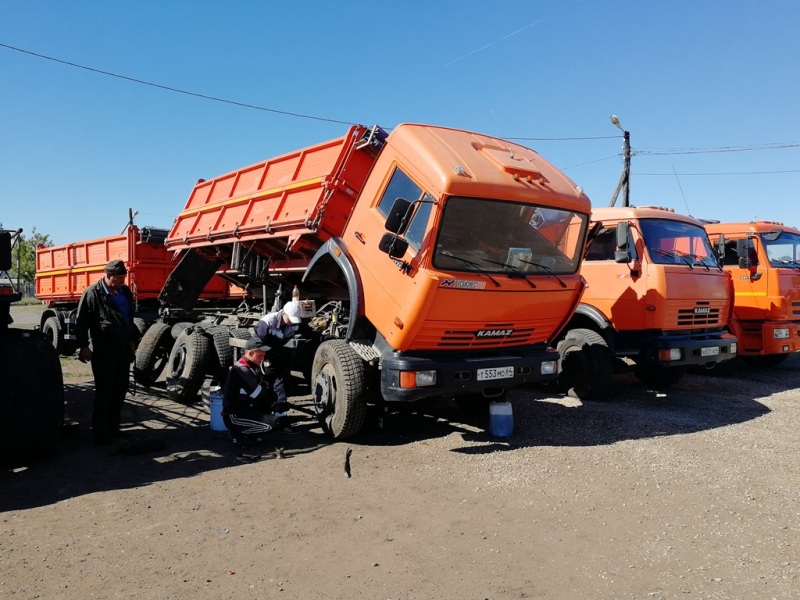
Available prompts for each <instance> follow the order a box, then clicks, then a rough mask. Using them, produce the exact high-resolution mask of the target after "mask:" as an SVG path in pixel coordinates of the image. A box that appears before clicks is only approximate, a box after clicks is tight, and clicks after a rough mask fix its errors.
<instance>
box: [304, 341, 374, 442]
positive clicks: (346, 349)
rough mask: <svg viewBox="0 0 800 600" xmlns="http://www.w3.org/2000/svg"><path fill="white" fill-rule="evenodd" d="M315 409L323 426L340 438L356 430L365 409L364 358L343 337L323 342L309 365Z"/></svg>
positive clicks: (333, 435)
mask: <svg viewBox="0 0 800 600" xmlns="http://www.w3.org/2000/svg"><path fill="white" fill-rule="evenodd" d="M311 377H312V396H313V400H314V410H315V412H316V414H317V418H318V419H319V422H320V424H321V425H322V428H323V429H324V430H325V432H326V433H328V434H329V435H330V436H331V437H333V438H334V439H337V440H340V439H345V438H348V437H351V436H353V435H355V434H356V433H358V432H359V431H360V430H361V428H362V427H363V425H364V419H365V417H366V413H367V385H366V379H367V378H366V369H365V365H364V361H363V360H362V359H361V357H360V356H358V354H356V352H355V351H354V350H353V349H352V348H351V347H350V345H349V344H348V343H347V342H345V341H344V340H328V341H326V342H322V344H320V346H319V348H317V353H316V355H315V357H314V364H313V366H312V368H311Z"/></svg>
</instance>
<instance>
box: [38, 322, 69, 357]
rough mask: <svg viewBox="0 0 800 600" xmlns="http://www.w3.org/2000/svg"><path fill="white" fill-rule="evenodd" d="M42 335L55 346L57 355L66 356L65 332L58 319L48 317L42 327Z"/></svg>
mask: <svg viewBox="0 0 800 600" xmlns="http://www.w3.org/2000/svg"><path fill="white" fill-rule="evenodd" d="M42 333H43V334H44V335H45V337H46V338H47V339H48V340H50V343H51V344H53V348H55V349H56V353H58V354H64V331H63V329H62V327H61V321H59V320H58V317H48V318H47V319H46V320H45V322H44V325H42Z"/></svg>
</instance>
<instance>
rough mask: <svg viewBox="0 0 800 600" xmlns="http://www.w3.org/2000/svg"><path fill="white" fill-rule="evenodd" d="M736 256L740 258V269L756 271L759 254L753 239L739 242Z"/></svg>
mask: <svg viewBox="0 0 800 600" xmlns="http://www.w3.org/2000/svg"><path fill="white" fill-rule="evenodd" d="M736 254H737V255H738V256H739V268H740V269H748V270H750V271H755V269H756V267H758V254H757V253H756V249H755V246H753V240H752V239H749V238H748V239H746V240H739V241H738V242H737V244H736Z"/></svg>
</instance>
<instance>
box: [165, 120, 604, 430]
mask: <svg viewBox="0 0 800 600" xmlns="http://www.w3.org/2000/svg"><path fill="white" fill-rule="evenodd" d="M589 212H590V203H589V199H588V198H587V197H586V195H585V194H584V193H583V192H582V191H581V189H580V188H579V187H577V186H576V185H575V184H574V183H573V182H572V181H570V180H569V179H568V178H567V177H566V176H565V175H563V174H562V173H561V172H559V171H558V170H557V169H555V168H554V167H553V166H552V165H551V164H549V163H548V162H547V161H546V160H544V159H543V158H542V157H541V156H539V155H538V154H537V153H536V152H534V151H532V150H530V149H528V148H525V147H522V146H519V145H517V144H513V143H510V142H508V141H504V140H501V139H497V138H494V137H490V136H486V135H481V134H477V133H471V132H468V131H460V130H457V129H449V128H445V127H434V126H427V125H417V124H403V125H399V126H397V127H396V128H395V129H394V130H393V132H392V133H391V134H390V135H387V134H386V133H385V132H384V131H383V130H381V129H380V128H378V127H374V128H366V127H363V126H353V127H351V128H350V129H349V130H348V131H347V133H346V134H345V135H344V136H342V137H340V138H337V139H334V140H331V141H329V142H326V143H322V144H318V145H315V146H311V147H308V148H305V149H302V150H298V151H296V152H291V153H289V154H285V155H283V156H279V157H277V158H272V159H269V160H266V161H263V162H260V163H258V164H254V165H252V166H248V167H245V168H242V169H239V170H237V171H234V172H232V173H228V174H225V175H221V176H219V177H216V178H214V179H210V180H208V181H204V180H200V181H199V182H198V183H197V185H196V186H195V187H194V189H193V191H192V193H191V195H190V197H189V200H188V201H187V203H186V206H185V208H184V210H183V211H182V212H181V213H180V214H179V215H178V216H177V218H176V220H175V224H174V226H173V228H172V230H171V231H170V233H169V235H168V237H167V239H166V245H167V247H168V248H169V249H170V250H171V251H173V252H175V253H176V254H177V255H178V257H179V258H180V264H179V265H178V266H177V268H176V269H175V271H174V272H173V273H172V275H170V277H169V279H168V280H167V283H166V285H165V286H164V289H163V291H162V295H161V299H162V302H163V305H164V307H163V313H164V314H165V315H169V313H170V312H171V311H172V310H183V311H186V310H190V309H191V308H192V306H193V303H194V301H195V298H196V292H197V290H198V289H201V288H202V286H203V285H205V282H206V281H207V278H209V277H211V276H212V275H213V274H214V273H219V274H221V275H222V276H223V277H226V278H227V279H228V280H229V281H231V282H233V283H236V284H237V285H239V286H242V287H246V288H247V289H248V290H251V291H252V292H253V293H255V294H259V293H260V295H261V297H262V298H263V299H264V305H263V306H262V307H261V308H262V310H266V308H267V299H269V298H273V297H274V296H275V294H276V293H278V294H279V295H280V291H281V290H283V291H284V292H285V293H287V295H288V292H289V291H290V290H293V288H294V286H298V289H299V291H300V294H301V299H302V303H303V305H304V306H306V307H308V306H310V307H312V308H311V310H309V312H308V314H309V315H311V314H313V315H314V318H313V319H312V321H311V323H312V326H313V327H314V328H315V329H317V331H318V332H319V334H320V340H321V342H320V343H318V345H316V344H315V345H314V347H313V348H312V350H311V351H306V352H304V353H301V354H302V355H303V356H304V360H305V363H304V364H302V365H300V366H299V367H298V368H299V370H300V371H301V372H303V373H304V374H305V375H306V376H307V377H308V378H309V380H310V381H309V383H310V387H311V393H312V396H313V400H314V405H315V409H316V413H317V416H318V418H319V421H320V423H321V425H322V427H323V428H324V429H325V430H326V431H327V432H328V433H329V434H330V435H332V436H333V437H334V438H345V437H348V436H351V435H353V434H355V433H357V432H358V431H359V430H360V429H361V427H362V425H363V423H364V418H365V412H366V406H367V403H368V402H407V401H417V400H421V399H424V398H431V397H450V398H457V399H461V400H462V401H463V402H464V403H466V404H470V403H471V402H475V403H481V402H486V401H487V399H488V398H492V397H499V396H502V394H503V393H504V391H505V390H506V389H507V388H510V387H513V386H518V385H520V384H523V383H529V382H542V381H549V380H553V379H554V378H556V376H557V363H558V354H557V353H556V352H555V350H554V349H553V348H552V347H551V345H552V343H553V339H554V336H555V334H556V333H557V332H558V331H559V330H560V329H562V328H563V326H564V325H565V324H566V322H567V321H568V320H569V318H570V316H571V315H572V313H573V311H574V310H575V307H576V306H577V304H578V301H579V299H580V295H581V293H582V292H583V286H584V284H583V279H582V278H581V276H580V274H579V273H578V269H579V267H580V260H581V257H582V255H583V248H584V244H585V240H586V237H587V226H588V221H589ZM283 299H285V300H288V299H289V298H288V297H286V298H283ZM260 316H261V315H260V314H255V315H250V316H248V315H244V314H240V315H237V316H236V317H235V318H232V317H228V318H225V319H221V318H213V319H207V320H206V321H205V322H203V321H202V320H201V321H200V322H199V323H197V324H196V325H195V326H190V327H188V328H187V329H186V330H184V332H183V333H182V334H181V336H180V337H179V338H178V340H176V342H175V345H174V347H173V350H172V352H171V355H170V360H169V363H168V366H167V369H168V371H169V372H168V375H167V377H168V380H169V381H172V382H177V389H178V391H179V392H181V390H186V389H189V390H190V392H194V393H195V394H196V390H197V388H198V386H199V383H198V382H197V378H198V376H199V377H202V373H203V371H204V370H208V369H207V365H204V364H203V363H204V361H207V360H209V358H208V357H209V356H210V357H212V358H211V360H212V361H213V360H214V358H213V357H214V356H215V354H219V355H220V356H222V357H225V355H224V352H223V351H222V350H221V346H220V345H219V344H217V340H216V338H214V339H211V338H212V336H210V335H209V333H208V332H209V330H213V331H214V335H215V336H219V337H222V338H224V337H225V333H224V329H223V330H222V335H221V336H220V335H219V334H220V333H221V331H220V328H228V331H229V335H230V336H232V337H233V336H235V335H238V333H237V332H241V331H242V330H243V331H244V332H245V335H246V334H247V329H245V328H246V327H247V326H248V325H251V324H252V323H253V322H254V321H253V319H258V318H259V317H260ZM154 327H155V326H154ZM161 331H162V334H163V335H165V336H166V325H164V326H163V327H162V328H161ZM301 341H302V340H301ZM223 342H224V339H223ZM215 349H216V352H215V351H214V350H215ZM198 374H199V375H198ZM189 380H193V383H192V385H188V381H189ZM181 386H182V387H181ZM487 404H488V402H487Z"/></svg>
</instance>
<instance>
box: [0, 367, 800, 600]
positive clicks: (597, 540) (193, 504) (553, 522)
mask: <svg viewBox="0 0 800 600" xmlns="http://www.w3.org/2000/svg"><path fill="white" fill-rule="evenodd" d="M62 364H63V366H64V372H65V386H66V391H67V412H68V415H69V417H70V419H72V420H74V421H75V422H77V423H80V426H79V427H77V428H76V429H74V430H73V431H72V435H71V436H70V437H68V438H67V439H66V440H65V441H64V443H63V444H62V448H61V451H60V452H59V454H58V455H57V456H55V457H53V458H52V459H50V460H48V461H45V462H42V463H40V464H37V465H33V466H31V467H30V468H28V469H18V470H14V471H7V472H0V508H2V515H0V519H1V520H2V523H1V524H0V597H3V598H56V597H58V598H76V599H77V598H81V599H84V598H92V597H95V598H133V597H136V598H165V599H166V598H176V597H192V598H209V599H211V598H214V599H216V598H276V597H279V598H342V599H346V598H355V597H363V598H393V599H399V598H403V599H407V598H453V599H456V598H477V599H482V598H491V599H506V598H591V599H668V598H705V599H722V598H724V599H744V598H753V599H765V598H767V599H768V598H779V599H793V598H800V592H798V591H797V590H798V589H800V585H799V583H800V582H798V575H799V574H800V571H798V564H800V548H798V541H797V540H798V532H799V531H800V475H798V470H797V466H796V460H797V457H798V455H799V453H798V451H800V435H799V434H798V427H797V424H798V422H800V392H798V385H799V384H800V357H797V356H794V357H791V358H790V359H789V360H788V361H787V362H785V363H784V364H783V365H781V366H780V367H777V368H774V369H765V370H758V369H747V368H745V367H740V368H737V369H735V370H734V372H733V374H731V375H725V376H723V375H687V376H686V377H685V378H684V380H682V381H681V382H680V383H679V384H677V385H676V386H675V387H674V388H673V389H671V390H669V391H668V392H656V391H652V390H647V389H646V388H645V387H643V386H642V385H640V384H639V383H638V382H637V381H636V379H635V378H633V377H632V376H630V375H622V376H618V377H617V378H616V380H615V383H614V386H613V389H612V397H611V398H610V399H609V400H607V401H604V402H586V403H582V402H579V401H577V400H573V399H570V398H565V397H563V396H560V395H558V394H555V393H554V392H553V391H552V390H551V389H548V388H542V387H530V388H524V389H517V390H514V391H513V392H512V393H511V400H512V404H513V409H514V435H513V436H512V437H511V438H510V439H509V440H496V439H492V438H491V437H490V436H489V435H488V434H487V432H486V431H485V425H486V423H485V419H477V420H467V419H465V418H464V417H463V416H462V414H461V413H460V412H459V411H458V410H457V408H456V407H455V406H454V405H453V404H451V403H446V402H442V403H438V404H427V405H424V406H413V407H404V408H403V409H402V410H400V411H398V412H393V413H391V414H387V415H381V416H383V417H384V419H383V420H384V427H383V428H379V427H378V415H376V414H371V415H370V421H369V424H368V427H367V428H366V430H365V431H364V433H363V434H362V435H360V436H359V437H358V438H357V439H354V440H352V441H348V442H346V443H333V444H332V443H329V441H328V440H326V439H325V438H324V436H322V435H321V433H320V431H319V429H318V428H317V427H316V424H315V423H314V421H313V420H312V419H311V418H310V417H309V416H308V414H307V411H308V408H309V406H308V397H306V396H301V395H299V396H296V397H295V398H294V399H293V400H294V402H295V403H296V405H297V408H296V409H295V410H294V411H293V412H294V415H295V417H296V419H297V420H298V424H299V428H300V429H301V434H300V435H298V436H293V437H285V439H281V438H276V439H275V440H274V443H273V444H271V445H269V446H267V447H265V448H264V449H263V451H262V453H261V456H260V457H261V458H262V459H263V460H258V461H256V462H252V463H250V462H247V461H246V460H243V459H242V458H241V457H238V456H237V450H236V449H235V448H234V447H232V446H231V444H230V442H229V441H228V439H227V437H226V435H225V434H224V433H223V432H213V431H211V430H210V428H209V426H208V415H207V414H206V410H205V408H204V407H203V405H202V404H198V405H195V406H188V407H187V406H183V405H178V404H174V403H172V402H170V401H169V400H168V399H166V398H165V396H164V393H163V390H162V389H158V388H156V389H153V390H148V391H147V392H146V393H145V392H144V391H143V390H141V389H140V390H137V393H136V395H135V396H134V395H131V396H129V402H128V404H127V405H126V409H125V414H124V419H125V427H126V429H128V430H129V431H130V432H131V433H132V435H133V436H134V439H138V440H143V439H144V440H155V441H156V442H158V443H163V446H164V447H163V448H161V449H152V450H151V451H148V452H143V453H141V454H134V453H131V452H130V451H129V449H130V446H127V447H126V446H121V447H118V448H111V449H108V448H98V447H95V446H93V445H91V444H90V443H89V432H88V429H87V425H86V424H87V418H88V411H89V408H90V404H91V397H92V385H91V378H90V375H89V370H88V367H86V366H85V365H81V364H80V363H78V362H77V361H75V360H73V359H63V362H62ZM301 391H302V390H301ZM276 447H281V448H283V451H282V456H283V459H282V460H277V459H276V458H275V454H274V452H273V451H274V450H275V448H276ZM348 448H349V449H352V451H353V454H352V461H351V463H352V474H353V476H352V478H349V479H348V478H345V477H344V476H343V474H342V458H343V456H344V452H345V450H346V449H348Z"/></svg>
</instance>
